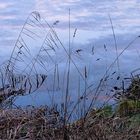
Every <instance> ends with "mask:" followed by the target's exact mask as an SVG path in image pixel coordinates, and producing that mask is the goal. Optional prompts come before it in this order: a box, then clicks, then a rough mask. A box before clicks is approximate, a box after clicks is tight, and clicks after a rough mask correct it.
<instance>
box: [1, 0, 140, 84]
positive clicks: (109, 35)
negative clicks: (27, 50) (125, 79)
mask: <svg viewBox="0 0 140 140" xmlns="http://www.w3.org/2000/svg"><path fill="white" fill-rule="evenodd" d="M69 9H70V24H71V41H72V36H73V34H74V31H75V29H77V32H76V37H75V38H74V40H73V44H72V45H71V47H72V51H73V52H74V55H77V54H76V50H78V49H82V51H81V52H80V56H79V55H77V56H74V57H75V58H74V59H76V60H77V61H78V62H77V65H78V66H79V67H80V68H81V69H83V67H85V65H86V66H87V67H88V68H89V75H90V78H89V83H91V82H92V81H93V79H94V80H95V82H97V81H99V79H101V77H102V75H103V74H104V71H105V70H106V68H107V67H109V65H110V64H111V63H112V62H113V61H114V60H115V58H116V52H115V43H114V38H113V31H112V27H111V21H112V24H113V28H114V32H115V36H116V43H117V47H118V54H120V53H121V51H122V50H123V49H124V48H125V47H126V46H127V45H128V44H129V42H131V41H132V40H134V39H135V38H136V37H137V36H139V35H140V14H139V11H140V0H86V1H84V0H0V64H2V63H3V62H4V61H5V60H7V59H8V58H9V57H10V54H11V52H12V49H13V48H14V45H15V43H16V40H17V38H18V35H19V33H20V31H21V29H22V27H23V25H24V23H25V21H26V19H27V17H28V15H29V14H30V13H31V12H33V11H37V12H39V13H40V15H41V17H43V18H44V19H45V20H46V21H47V22H48V23H49V24H50V25H52V24H53V23H54V22H55V21H59V23H58V25H57V26H56V27H55V29H56V32H57V33H58V36H59V38H60V40H61V41H62V42H63V43H64V44H65V45H66V46H67V43H68V31H69V28H68V27H69ZM109 16H110V17H111V21H110V19H109ZM27 42H28V41H27ZM38 42H39V41H38ZM28 43H29V45H30V46H31V50H32V51H31V53H32V54H34V53H35V52H37V49H36V43H35V42H33V41H29V42H28ZM104 44H105V45H106V49H107V51H106V50H105V48H104ZM139 44H140V40H139V38H138V39H136V41H135V42H134V43H133V44H132V45H131V46H130V47H129V48H128V49H127V50H126V51H125V52H124V53H123V55H121V57H120V58H119V65H120V71H121V73H123V74H126V75H127V74H130V72H131V71H132V70H134V69H136V68H139V60H140V52H139V51H140V49H139ZM93 46H94V55H92V54H91V53H92V52H91V50H92V48H93ZM58 55H59V56H60V57H61V56H62V58H63V56H65V55H64V52H63V51H60V52H59V53H58ZM78 57H79V59H78ZM64 63H65V61H64ZM60 67H61V70H60V71H62V69H63V68H64V67H65V65H64V64H63V63H62V65H60ZM73 69H74V68H73ZM114 70H116V65H114V67H113V68H112V69H111V71H112V72H113V71H114ZM72 73H73V74H71V77H75V75H76V72H75V70H72ZM92 75H94V76H92Z"/></svg>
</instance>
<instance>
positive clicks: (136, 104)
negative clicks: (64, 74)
mask: <svg viewBox="0 0 140 140" xmlns="http://www.w3.org/2000/svg"><path fill="white" fill-rule="evenodd" d="M139 95H140V79H139V78H137V79H133V81H132V83H131V85H130V86H129V88H127V89H126V90H125V91H124V92H123V93H122V92H121V93H120V92H118V93H117V94H116V95H115V96H117V98H116V97H114V98H116V99H117V100H118V101H119V102H118V105H116V107H115V109H113V108H112V106H110V105H106V106H104V107H103V108H102V109H91V110H90V111H89V112H88V114H87V115H86V116H85V118H84V117H83V118H81V119H79V120H76V121H74V122H72V123H68V124H66V125H65V126H64V120H63V117H62V116H61V114H60V112H59V111H58V110H57V108H49V107H47V106H44V107H39V108H35V107H33V106H28V107H27V108H26V109H1V110H0V139H2V140H11V139H13V140H16V139H22V140H23V139H26V140H28V139H29V140H56V139H60V140H61V139H65V140H113V139H114V140H123V139H124V140H131V139H133V140H139V139H140V96H139Z"/></svg>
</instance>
